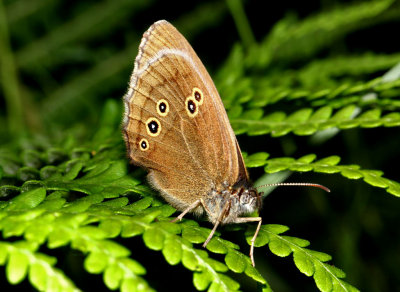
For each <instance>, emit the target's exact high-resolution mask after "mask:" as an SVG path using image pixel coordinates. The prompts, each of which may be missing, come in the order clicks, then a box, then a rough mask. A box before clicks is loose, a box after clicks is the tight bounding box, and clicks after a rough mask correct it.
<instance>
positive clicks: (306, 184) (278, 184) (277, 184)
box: [256, 183, 331, 193]
mask: <svg viewBox="0 0 400 292" xmlns="http://www.w3.org/2000/svg"><path fill="white" fill-rule="evenodd" d="M279 186H289V187H293V186H301V187H315V188H320V189H323V190H324V191H326V192H328V193H330V192H331V190H330V189H328V188H327V187H325V186H323V185H320V184H313V183H275V184H266V185H261V186H258V187H256V189H259V188H262V187H279Z"/></svg>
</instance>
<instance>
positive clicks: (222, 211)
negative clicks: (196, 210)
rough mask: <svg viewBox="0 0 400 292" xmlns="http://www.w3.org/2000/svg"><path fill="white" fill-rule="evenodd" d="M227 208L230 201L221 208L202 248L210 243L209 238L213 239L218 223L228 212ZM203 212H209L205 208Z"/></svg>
mask: <svg viewBox="0 0 400 292" xmlns="http://www.w3.org/2000/svg"><path fill="white" fill-rule="evenodd" d="M229 208H230V201H227V202H226V203H225V205H224V207H223V208H222V210H221V213H220V214H219V216H218V218H217V221H216V222H215V224H214V227H213V229H212V230H211V232H210V235H208V237H207V240H206V241H205V242H204V243H203V247H206V246H207V244H208V243H209V242H210V240H211V238H212V237H213V235H214V233H215V230H217V227H218V225H219V223H221V221H222V218H223V217H224V216H225V214H226V212H227V211H228V210H229ZM205 210H206V211H207V212H209V210H208V209H207V208H205Z"/></svg>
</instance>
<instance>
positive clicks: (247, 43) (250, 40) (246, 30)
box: [226, 0, 256, 50]
mask: <svg viewBox="0 0 400 292" xmlns="http://www.w3.org/2000/svg"><path fill="white" fill-rule="evenodd" d="M226 3H227V5H228V8H229V10H230V11H231V14H232V17H233V20H234V22H235V25H236V28H237V30H238V32H239V35H240V38H241V39H242V43H243V45H244V47H245V48H246V49H247V50H248V49H249V48H250V47H252V46H253V45H254V44H255V42H256V41H255V38H254V35H253V32H252V30H251V27H250V23H249V21H248V19H247V17H246V14H245V12H244V8H243V5H242V1H241V0H227V1H226Z"/></svg>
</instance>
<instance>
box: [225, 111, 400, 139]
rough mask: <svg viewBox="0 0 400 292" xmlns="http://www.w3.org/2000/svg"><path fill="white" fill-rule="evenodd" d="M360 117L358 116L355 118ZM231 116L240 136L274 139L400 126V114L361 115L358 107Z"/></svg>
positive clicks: (245, 113) (368, 113)
mask: <svg viewBox="0 0 400 292" xmlns="http://www.w3.org/2000/svg"><path fill="white" fill-rule="evenodd" d="M355 116H357V117H355ZM230 117H231V123H232V127H233V129H234V131H235V133H236V134H244V133H246V134H248V135H250V136H256V135H265V134H271V136H273V137H279V136H284V135H287V134H288V133H290V132H293V133H294V134H296V135H302V136H304V135H312V134H314V133H316V132H317V131H321V130H325V129H330V128H339V129H350V128H356V127H362V128H375V127H380V126H384V127H396V126H399V125H400V113H398V112H391V113H388V114H385V115H383V116H382V110H380V109H372V110H368V111H365V112H363V113H360V109H359V108H358V107H357V106H356V105H348V106H345V107H343V108H341V109H340V110H338V111H336V112H334V110H333V108H332V107H329V106H324V107H321V108H319V109H318V110H315V111H314V110H313V109H311V108H303V109H300V110H297V111H296V112H294V113H292V114H291V115H289V116H287V115H286V114H285V113H284V112H274V113H272V114H268V115H266V116H264V115H263V110H261V109H258V110H257V109H254V110H248V111H247V112H244V113H243V114H241V115H240V116H238V117H233V116H232V115H230Z"/></svg>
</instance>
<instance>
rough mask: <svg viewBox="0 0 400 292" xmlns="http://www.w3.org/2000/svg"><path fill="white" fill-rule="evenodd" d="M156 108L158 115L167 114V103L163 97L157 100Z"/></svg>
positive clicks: (163, 115)
mask: <svg viewBox="0 0 400 292" xmlns="http://www.w3.org/2000/svg"><path fill="white" fill-rule="evenodd" d="M156 109H157V113H158V114H159V115H160V116H162V117H165V116H167V115H168V113H169V104H168V101H166V100H165V99H160V100H159V101H158V102H157V106H156Z"/></svg>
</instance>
